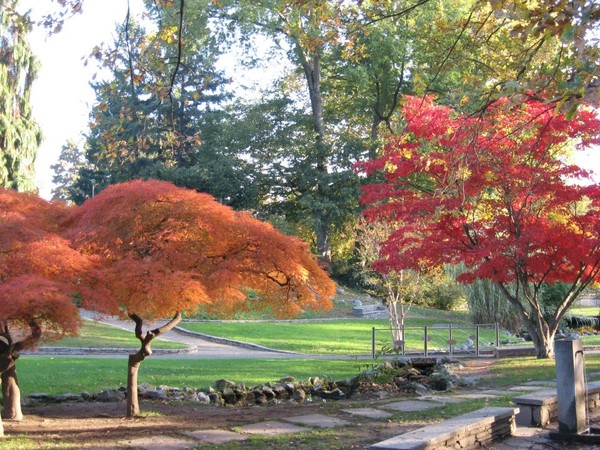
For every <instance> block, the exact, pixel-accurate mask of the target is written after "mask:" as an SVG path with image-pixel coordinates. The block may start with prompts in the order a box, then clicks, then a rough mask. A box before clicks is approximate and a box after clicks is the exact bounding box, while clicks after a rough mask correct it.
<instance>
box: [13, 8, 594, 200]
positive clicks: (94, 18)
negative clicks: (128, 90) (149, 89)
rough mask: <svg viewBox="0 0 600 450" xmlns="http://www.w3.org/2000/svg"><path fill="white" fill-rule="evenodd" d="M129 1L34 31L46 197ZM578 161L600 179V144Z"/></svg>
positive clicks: (136, 11)
mask: <svg viewBox="0 0 600 450" xmlns="http://www.w3.org/2000/svg"><path fill="white" fill-rule="evenodd" d="M127 3H128V2H127V0H85V2H84V7H83V12H82V13H80V14H76V15H75V16H73V17H71V18H69V19H68V20H67V21H66V22H65V24H64V27H63V29H62V31H61V32H60V33H57V34H54V35H52V36H50V37H47V32H46V31H45V30H42V29H41V28H39V27H36V28H34V30H33V32H32V33H31V36H30V42H31V45H32V47H33V51H34V52H35V54H36V55H37V56H38V58H39V59H40V61H41V70H40V72H39V75H38V79H37V80H36V81H35V82H34V85H33V92H32V106H33V114H34V117H35V119H36V120H37V122H38V123H39V124H40V126H41V128H42V130H43V134H44V141H43V143H42V146H41V148H40V149H39V152H38V156H37V159H36V178H37V185H38V188H39V192H40V195H41V196H42V197H44V198H50V196H51V188H52V176H53V173H52V170H51V169H50V166H52V165H53V164H55V163H56V161H57V160H58V157H59V155H60V149H61V147H62V146H63V145H64V144H65V143H66V142H67V141H68V140H74V141H75V142H81V141H82V140H83V138H82V134H81V133H82V132H84V131H85V130H86V129H87V123H88V115H89V111H90V109H91V106H92V104H93V101H94V93H93V90H92V89H91V87H90V86H89V82H90V81H91V79H92V76H93V74H94V72H95V69H96V68H95V66H94V64H90V65H88V66H87V67H86V66H85V65H84V59H85V58H86V56H87V55H89V54H90V52H91V51H92V49H93V48H94V46H96V45H98V44H100V43H101V42H104V41H108V42H111V41H112V37H113V34H114V30H115V25H116V24H117V23H123V22H124V21H125V17H126V12H127ZM129 3H130V5H131V12H132V14H133V15H134V16H139V15H140V14H141V13H142V12H143V0H129ZM43 5H46V6H48V5H52V3H51V2H48V1H45V2H42V1H40V0H21V2H20V7H21V9H22V10H28V9H30V10H31V11H32V15H33V17H34V19H35V17H39V15H41V14H43V13H44V12H46V11H45V10H42V8H43ZM233 71H234V70H233ZM238 75H239V72H238ZM255 77H256V78H257V79H260V78H261V77H262V78H263V80H262V81H263V82H264V81H265V80H264V71H263V72H262V73H260V70H259V71H258V72H257V73H256V74H255ZM249 78H252V77H251V76H248V74H247V73H245V74H244V80H248V79H249ZM257 82H258V81H257ZM255 92H256V91H255ZM576 163H577V164H579V165H581V166H583V167H585V168H589V169H592V170H594V171H595V172H596V174H598V175H597V176H596V179H597V180H600V148H594V149H591V150H588V151H587V152H586V153H584V154H580V155H577V158H576Z"/></svg>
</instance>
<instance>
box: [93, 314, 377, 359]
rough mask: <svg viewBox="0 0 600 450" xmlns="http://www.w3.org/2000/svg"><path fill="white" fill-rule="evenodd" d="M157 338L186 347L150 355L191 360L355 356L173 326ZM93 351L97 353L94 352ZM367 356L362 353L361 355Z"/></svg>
mask: <svg viewBox="0 0 600 450" xmlns="http://www.w3.org/2000/svg"><path fill="white" fill-rule="evenodd" d="M81 317H83V318H84V319H87V320H94V321H96V322H100V323H104V324H106V325H111V326H114V327H117V328H121V329H124V330H127V331H130V332H132V333H133V331H134V328H135V325H134V323H133V321H131V320H120V319H119V318H117V317H111V316H102V315H99V314H96V313H94V312H91V311H85V310H81ZM166 322H167V320H160V321H157V322H154V323H151V324H147V325H145V326H144V328H145V329H151V328H156V327H158V326H161V325H163V324H164V323H166ZM157 339H163V340H165V341H171V342H179V343H181V344H185V345H187V346H189V347H190V350H189V351H187V352H179V353H162V354H161V352H159V351H155V353H154V354H153V355H152V357H153V358H155V357H157V358H193V359H243V358H258V359H277V358H286V359H289V358H310V359H355V356H350V355H348V356H345V355H312V354H311V355H308V354H303V353H292V352H285V351H279V350H274V349H267V348H266V347H260V346H257V345H253V344H245V343H239V342H235V341H229V344H227V339H221V338H219V340H220V341H222V343H219V342H214V341H213V340H211V339H208V338H205V337H202V336H201V335H194V334H193V333H191V332H183V331H179V330H177V329H174V330H171V331H170V332H169V333H166V334H165V335H163V336H161V337H160V338H157ZM96 354H97V353H96ZM367 357H368V356H367V355H365V358H367Z"/></svg>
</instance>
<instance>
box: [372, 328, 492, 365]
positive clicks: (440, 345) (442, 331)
mask: <svg viewBox="0 0 600 450" xmlns="http://www.w3.org/2000/svg"><path fill="white" fill-rule="evenodd" d="M401 335H403V336H404V339H403V340H400V341H396V343H395V344H394V346H392V345H390V342H391V339H390V337H391V335H390V328H389V327H388V328H375V327H373V331H372V337H371V353H372V357H373V358H374V359H375V357H376V356H377V355H378V354H386V353H399V354H402V355H406V354H411V355H414V354H417V355H424V356H430V355H450V356H452V355H455V354H457V355H458V354H460V355H465V356H469V355H470V356H481V355H484V354H485V355H488V354H491V353H493V351H494V347H498V346H499V345H500V328H499V326H498V324H497V323H495V324H480V325H471V326H464V325H455V324H440V325H432V326H427V327H404V333H402V334H401Z"/></svg>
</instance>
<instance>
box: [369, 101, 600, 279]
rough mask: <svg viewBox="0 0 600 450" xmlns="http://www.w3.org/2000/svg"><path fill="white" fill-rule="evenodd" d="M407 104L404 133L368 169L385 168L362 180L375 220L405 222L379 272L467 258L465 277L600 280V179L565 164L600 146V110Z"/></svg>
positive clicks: (384, 254)
mask: <svg viewBox="0 0 600 450" xmlns="http://www.w3.org/2000/svg"><path fill="white" fill-rule="evenodd" d="M403 112H404V115H405V117H406V119H407V125H406V129H405V130H404V133H403V134H402V135H400V136H397V137H395V138H393V139H392V140H391V141H390V143H389V144H388V145H387V147H386V148H385V150H384V152H383V155H382V156H381V158H379V159H377V160H375V161H369V162H366V163H363V164H361V165H360V168H361V170H363V171H365V172H366V173H367V174H374V173H375V172H378V173H382V174H383V176H384V181H383V182H381V183H378V184H371V185H368V186H366V187H365V188H364V193H363V196H362V201H363V202H364V203H365V204H367V205H368V209H367V211H366V214H367V216H368V217H371V218H380V219H381V218H383V219H385V220H391V221H394V222H397V223H399V224H401V225H400V226H399V227H398V229H397V230H396V231H395V232H394V233H393V234H392V236H391V237H390V239H389V240H388V241H387V242H386V243H385V245H384V248H383V252H382V260H381V261H380V262H379V266H378V268H379V269H380V270H383V271H385V270H389V269H391V268H394V269H396V270H397V269H402V268H418V267H420V266H421V265H422V264H424V263H425V264H432V265H440V264H443V263H459V262H464V263H465V264H466V266H467V268H468V269H469V273H467V274H465V275H463V277H462V279H463V281H467V282H469V281H472V280H474V279H478V278H485V279H491V280H493V281H497V282H503V283H505V282H511V281H514V280H515V279H516V278H517V277H521V281H527V282H533V283H542V282H550V283H552V282H557V281H564V282H575V281H577V280H584V281H585V282H590V281H593V280H594V279H597V277H598V271H599V270H600V215H599V214H598V213H599V209H600V186H598V184H595V183H593V182H592V181H591V179H590V173H588V172H586V171H585V170H583V169H581V168H579V167H576V166H574V165H570V164H569V163H568V162H567V161H568V158H567V155H568V153H569V152H568V150H569V149H572V148H581V147H585V146H589V145H591V144H598V143H600V136H599V132H600V121H599V120H598V117H597V116H596V115H595V114H594V112H593V111H591V110H586V109H584V108H582V110H581V111H579V112H578V114H577V116H576V117H574V118H573V119H571V120H568V119H567V118H566V117H565V116H564V115H562V114H559V113H557V112H556V111H554V109H553V108H552V106H549V105H546V104H544V103H542V102H539V101H533V100H532V101H527V102H526V103H524V104H522V105H519V106H514V105H511V104H509V103H508V102H505V101H498V102H496V103H495V104H494V105H492V106H491V107H490V108H489V110H488V111H487V112H486V114H485V115H484V116H483V117H465V116H463V115H461V114H459V113H457V112H456V111H453V110H452V109H450V108H447V107H444V106H437V105H435V104H434V103H433V100H432V98H426V99H422V98H413V97H408V98H406V99H405V103H404V109H403Z"/></svg>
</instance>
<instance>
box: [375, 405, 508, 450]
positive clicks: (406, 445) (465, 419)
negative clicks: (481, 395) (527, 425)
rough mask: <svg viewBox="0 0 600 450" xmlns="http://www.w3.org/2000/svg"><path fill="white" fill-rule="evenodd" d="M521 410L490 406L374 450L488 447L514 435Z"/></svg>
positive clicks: (402, 437) (416, 431) (396, 437)
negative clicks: (517, 414)
mask: <svg viewBox="0 0 600 450" xmlns="http://www.w3.org/2000/svg"><path fill="white" fill-rule="evenodd" d="M518 412H519V409H518V408H493V407H487V408H482V409H479V410H477V411H473V412H470V413H467V414H463V415H462V416H457V417H453V418H451V419H448V420H444V421H442V422H438V423H434V424H431V425H427V426H425V427H423V428H419V429H417V430H413V431H410V432H408V433H404V434H402V435H399V436H395V437H393V438H391V439H387V440H385V441H382V442H379V443H377V444H375V445H373V446H372V447H371V449H392V450H394V449H395V450H417V449H426V450H437V449H444V448H447V449H474V448H482V447H483V448H487V447H489V445H490V444H491V443H492V442H493V441H499V440H502V439H504V438H506V437H508V436H511V435H512V434H513V432H514V430H515V414H516V413H518Z"/></svg>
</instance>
